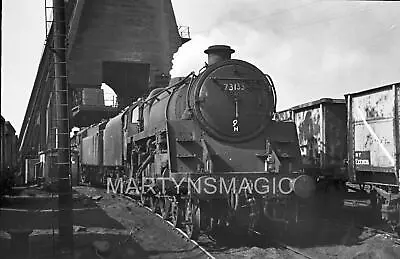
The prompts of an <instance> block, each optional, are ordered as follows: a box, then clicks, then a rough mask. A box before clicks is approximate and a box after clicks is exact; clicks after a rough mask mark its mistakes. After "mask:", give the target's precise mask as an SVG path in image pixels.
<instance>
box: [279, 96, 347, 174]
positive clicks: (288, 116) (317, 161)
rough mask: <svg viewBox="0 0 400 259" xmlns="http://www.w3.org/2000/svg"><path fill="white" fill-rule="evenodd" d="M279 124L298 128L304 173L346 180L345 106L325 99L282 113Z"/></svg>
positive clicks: (339, 101)
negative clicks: (286, 122)
mask: <svg viewBox="0 0 400 259" xmlns="http://www.w3.org/2000/svg"><path fill="white" fill-rule="evenodd" d="M277 117H278V120H280V121H293V122H294V123H295V124H296V129H297V134H298V138H299V145H300V151H301V157H302V164H303V168H304V169H305V171H306V172H307V173H308V174H310V175H313V176H314V177H318V178H320V179H322V178H324V179H329V180H332V179H336V180H338V179H340V180H346V178H347V177H346V173H345V160H346V104H345V100H343V99H328V98H323V99H320V100H316V101H313V102H309V103H305V104H301V105H298V106H295V107H292V108H290V109H287V110H284V111H281V112H279V113H278V115H277Z"/></svg>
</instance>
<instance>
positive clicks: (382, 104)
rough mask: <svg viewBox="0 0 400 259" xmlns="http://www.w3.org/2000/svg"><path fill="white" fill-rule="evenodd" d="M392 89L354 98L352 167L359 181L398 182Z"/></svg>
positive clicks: (384, 89)
mask: <svg viewBox="0 0 400 259" xmlns="http://www.w3.org/2000/svg"><path fill="white" fill-rule="evenodd" d="M394 102H395V94H394V92H393V91H392V88H383V89H381V90H378V91H372V92H367V93H363V94H360V95H357V96H353V97H352V98H351V107H352V110H351V113H350V114H351V116H352V120H351V121H352V125H351V126H352V128H353V147H352V150H351V155H352V156H353V163H354V164H353V167H354V171H355V174H356V178H357V179H356V180H357V181H358V182H371V183H376V184H389V185H393V184H397V180H396V174H395V164H396V161H395V147H396V142H395V141H396V140H395V137H394V132H395V131H394V119H395V118H394V114H395V113H394V110H395V109H394Z"/></svg>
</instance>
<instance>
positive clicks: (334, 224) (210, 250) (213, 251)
mask: <svg viewBox="0 0 400 259" xmlns="http://www.w3.org/2000/svg"><path fill="white" fill-rule="evenodd" d="M92 188H93V187H92ZM98 189H101V188H98ZM117 196H118V197H120V198H121V199H125V200H127V201H129V206H135V207H140V208H143V209H144V210H143V211H145V214H146V215H147V216H149V217H151V218H154V219H157V220H158V221H160V222H162V224H163V225H165V226H167V228H168V229H169V231H172V232H174V233H175V234H176V235H177V236H180V237H181V238H182V239H184V240H185V242H188V243H191V245H193V246H194V247H196V248H197V249H198V250H199V251H201V253H202V255H203V256H204V257H206V258H232V256H233V257H241V256H243V254H245V255H246V256H244V257H247V255H250V257H251V255H252V249H253V250H254V249H255V248H254V247H256V248H257V249H258V250H257V254H256V256H259V255H260V254H261V255H263V256H268V257H270V258H281V257H285V258H326V257H324V256H323V254H325V253H324V252H323V251H321V248H318V247H316V248H315V249H314V248H312V247H311V248H310V247H308V248H306V249H303V248H298V247H297V245H295V246H296V247H295V246H293V245H289V244H287V243H285V241H283V239H275V238H267V237H265V236H261V235H260V239H259V241H257V244H258V245H254V244H249V242H246V241H247V240H245V239H242V240H243V243H242V244H240V245H238V244H237V243H236V244H235V245H234V246H230V245H226V244H221V243H219V242H217V241H216V240H215V239H214V238H210V237H209V236H208V235H207V234H206V233H202V234H201V235H200V239H199V241H198V242H196V241H194V240H191V239H190V238H189V237H188V236H187V234H186V233H185V232H184V231H182V230H181V229H180V228H176V227H174V225H173V224H172V223H171V222H170V221H168V220H165V219H163V217H162V216H161V215H160V214H158V213H155V212H154V211H153V210H152V209H151V208H150V207H149V206H144V205H143V204H142V203H141V201H140V200H139V199H135V198H133V197H131V196H128V195H124V194H122V195H117ZM321 222H322V224H323V225H325V226H326V228H329V229H336V228H341V229H343V230H344V229H346V228H351V227H353V228H357V229H360V230H364V231H369V232H371V233H372V234H371V235H368V236H370V237H372V236H374V235H373V234H374V233H379V234H383V235H387V236H390V237H392V238H394V239H396V242H395V243H396V244H400V240H399V238H398V237H397V236H396V234H394V233H391V232H388V231H384V230H382V229H379V228H374V227H370V226H362V225H355V224H345V223H344V222H338V221H335V220H321ZM135 231H136V230H133V232H135ZM225 236H228V235H225ZM260 241H261V243H260ZM238 242H241V241H240V239H239V241H238ZM289 243H290V244H291V242H290V241H289ZM260 244H261V245H260ZM274 249H276V250H278V251H279V253H280V255H279V256H277V257H273V256H272V257H271V256H270V254H271V251H273V250H274ZM322 250H323V248H322ZM322 253H323V254H322ZM253 254H254V253H253ZM321 256H322V257H321Z"/></svg>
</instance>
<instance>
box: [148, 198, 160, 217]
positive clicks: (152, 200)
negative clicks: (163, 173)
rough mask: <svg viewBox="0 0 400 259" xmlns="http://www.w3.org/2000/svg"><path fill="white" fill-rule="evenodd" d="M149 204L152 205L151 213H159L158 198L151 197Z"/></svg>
mask: <svg viewBox="0 0 400 259" xmlns="http://www.w3.org/2000/svg"><path fill="white" fill-rule="evenodd" d="M149 203H150V204H149V206H150V209H151V211H152V212H153V213H156V212H157V207H158V205H157V203H158V200H157V197H155V196H150V197H149Z"/></svg>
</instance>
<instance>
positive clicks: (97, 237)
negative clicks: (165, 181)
mask: <svg viewBox="0 0 400 259" xmlns="http://www.w3.org/2000/svg"><path fill="white" fill-rule="evenodd" d="M97 195H100V196H101V199H99V200H98V201H94V200H93V199H91V197H94V196H97ZM73 202H74V212H73V222H74V223H73V224H74V248H75V249H74V251H75V253H74V255H73V256H72V255H63V256H61V255H60V253H59V252H58V251H59V250H58V249H57V242H56V237H57V213H55V212H54V211H52V209H56V208H57V199H56V198H54V197H53V198H51V195H49V194H48V193H45V192H43V191H39V190H34V189H33V190H32V189H30V190H23V191H22V192H21V193H20V194H19V196H17V197H7V198H6V200H5V202H3V204H2V207H1V210H0V213H1V214H0V251H2V252H1V254H0V258H13V257H12V256H11V254H12V251H11V240H10V235H9V234H8V233H7V231H8V230H9V229H15V228H17V229H27V228H29V229H33V233H32V234H31V235H30V238H29V243H30V255H31V258H74V259H75V258H85V259H89V258H102V257H99V256H98V255H97V254H96V251H95V249H94V245H93V244H94V242H95V241H98V242H103V241H106V242H107V243H104V242H103V243H101V244H100V245H102V246H103V247H105V252H104V256H103V258H115V259H116V258H121V259H122V258H204V257H205V256H204V253H203V252H202V251H201V250H200V249H199V248H197V247H195V246H194V245H193V244H192V243H190V242H188V241H186V240H185V239H183V238H182V237H181V236H180V235H179V234H177V233H176V232H174V231H171V227H170V226H168V225H167V224H165V223H164V222H162V221H161V219H159V218H158V217H156V216H155V215H151V213H150V212H149V211H148V210H146V209H144V208H141V207H137V206H133V205H132V202H130V201H128V200H126V199H124V198H121V197H119V196H116V195H111V194H107V193H106V192H105V191H103V190H99V189H94V188H90V187H77V188H74V195H73ZM53 226H54V227H53ZM53 230H55V233H54V236H53ZM130 237H132V238H130ZM107 247H108V248H107Z"/></svg>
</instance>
